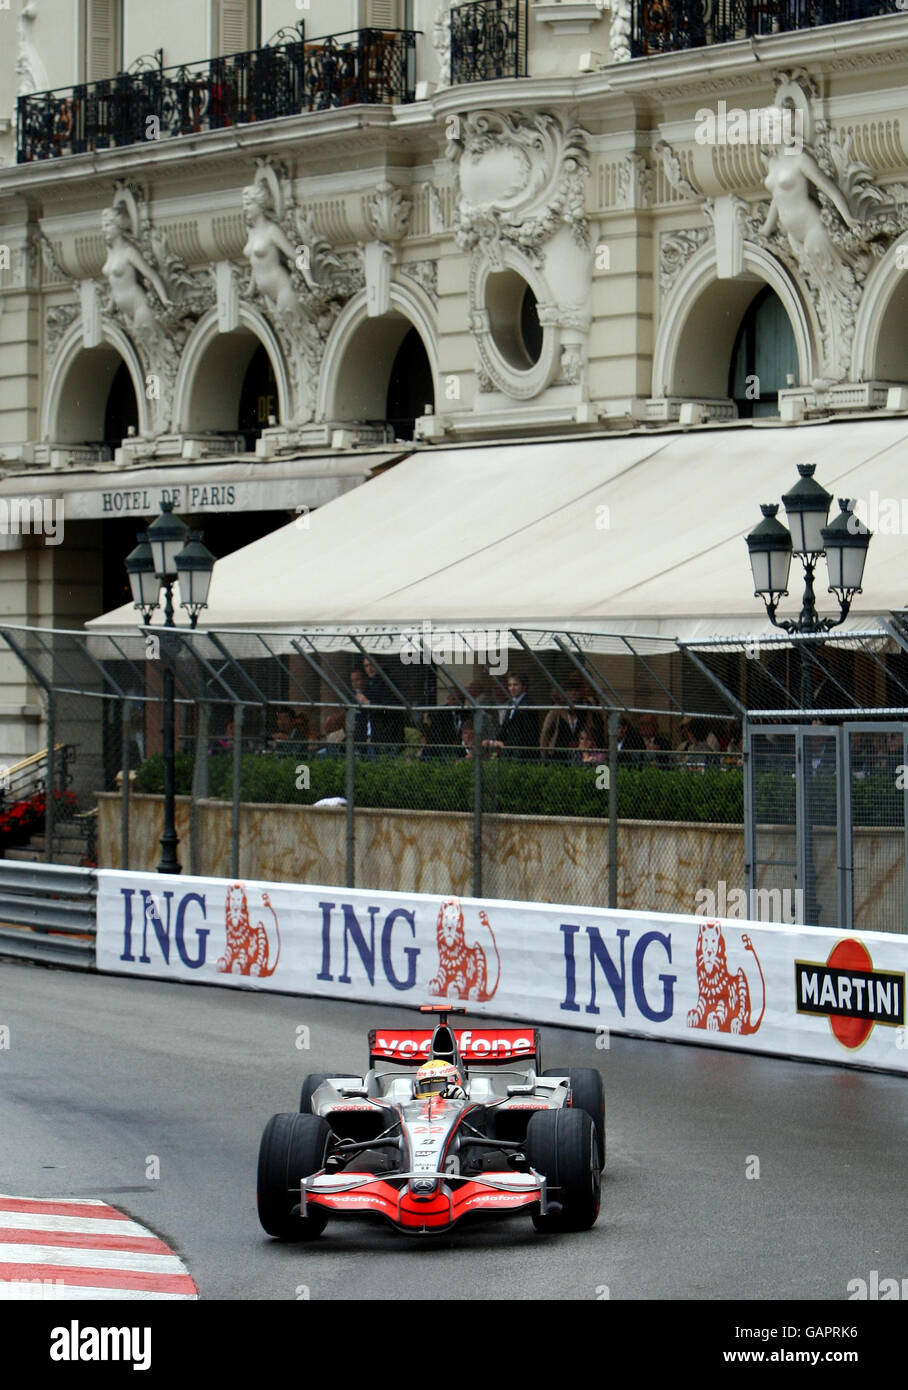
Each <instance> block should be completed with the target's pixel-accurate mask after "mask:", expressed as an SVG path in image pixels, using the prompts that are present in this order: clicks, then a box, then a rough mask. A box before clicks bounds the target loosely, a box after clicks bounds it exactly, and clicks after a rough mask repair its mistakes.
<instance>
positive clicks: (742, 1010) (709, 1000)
mask: <svg viewBox="0 0 908 1390" xmlns="http://www.w3.org/2000/svg"><path fill="white" fill-rule="evenodd" d="M741 942H742V944H743V946H744V949H745V951H750V953H751V955H752V956H753V958H754V960H755V961H756V962H757V969H758V970H759V972H760V984H761V986H762V989H763V1007H762V1008H761V1009H760V1017H759V1018H758V1019H757V1021H756V1023H753V1022H752V1021H751V1007H750V989H749V988H748V984H747V976H746V975H745V974H744V971H743V970H739V971H738V972H737V974H736V975H732V974H730V973H729V969H728V963H727V961H726V957H725V938H724V936H723V935H722V928H721V927H720V926H719V923H718V922H703V923H701V925H700V931H699V934H698V936H697V1007H696V1008H695V1009H691V1011H690V1013H689V1014H688V1015H687V1026H688V1028H707V1029H708V1030H709V1031H710V1032H711V1033H756V1031H757V1029H758V1028H759V1027H760V1024H761V1023H762V1022H763V1014H764V1013H765V1012H766V981H765V979H764V978H763V967H762V966H761V965H760V960H759V957H758V956H757V953H756V951H755V950H754V947H753V942H752V941H751V939H750V937H749V936H745V935H743V934H742V936H741Z"/></svg>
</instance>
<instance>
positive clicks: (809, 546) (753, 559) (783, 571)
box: [746, 463, 871, 922]
mask: <svg viewBox="0 0 908 1390" xmlns="http://www.w3.org/2000/svg"><path fill="white" fill-rule="evenodd" d="M815 467H816V465H815V464H812V463H802V464H799V465H798V472H799V474H800V475H801V476H800V479H799V481H798V482H797V483H795V485H794V487H793V488H792V489H791V491H790V492H787V493H785V495H784V496H783V498H782V501H783V503H784V505H785V511H786V513H787V515H788V521H789V525H790V526H791V530H790V531H788V530H786V528H785V527H784V526H783V525H782V523H781V521H778V520H777V519H776V513H777V512H778V510H779V508H778V506H776V505H767V506H763V507H761V511H762V512H763V520H762V521H761V522H760V523H759V524H758V525H757V526H755V527H754V529H753V530H752V531H751V532H750V534H749V535H748V536H747V538H746V540H747V549H748V553H749V555H750V567H751V570H752V571H753V578H754V595H755V597H756V598H762V600H763V602H764V604H765V606H766V614H767V617H768V618H769V621H770V622H771V623H772V625H773V627H778V628H781V629H782V631H783V632H797V633H803V634H805V635H806V634H810V633H824V632H829V631H830V630H831V629H832V628H834V627H839V625H840V624H841V623H843V622H844V621H845V619H846V618H847V617H848V614H849V611H850V609H851V601H852V599H853V598H854V596H855V594H859V593H860V592H861V580H862V579H863V577H864V564H865V561H866V559H867V549H868V547H869V545H870V538H871V533H870V532H869V531H868V530H867V528H866V526H864V525H863V523H862V522H861V521H860V520H859V519H858V518H857V517H856V516H855V514H854V502H853V501H851V500H849V499H840V500H839V507H840V509H841V511H840V515H839V516H837V517H836V518H835V520H834V521H833V522H831V523H830V525H828V526H827V524H826V518H827V516H828V515H829V504H830V502H831V501H832V494H831V493H829V492H827V491H826V489H825V488H823V487H821V486H820V484H819V483H818V482H816V481H815V480H814V476H813V475H814V470H815ZM792 555H796V556H797V557H798V559H799V560H800V561H801V564H802V566H803V568H804V597H803V599H802V602H801V612H800V613H799V614H798V617H797V619H793V618H785V619H780V618H778V617H777V616H776V613H777V610H778V606H779V600H780V599H782V598H784V597H785V596H786V595H787V593H788V575H789V570H790V567H791V557H792ZM824 557H825V560H826V568H827V571H828V575H829V584H828V586H827V592H828V593H830V594H835V596H836V598H837V600H838V604H839V616H838V617H837V618H821V617H820V615H819V613H818V612H817V606H816V600H815V595H814V576H815V574H816V569H817V565H818V564H819V561H820V560H821V559H822V558H824ZM799 656H800V666H801V697H800V700H801V712H802V714H803V713H805V712H806V711H807V709H808V707H809V706H810V705H811V704H812V692H811V680H810V667H809V665H808V663H807V661H806V659H805V652H804V651H803V650H802V651H801V652H800V653H799ZM804 863H805V884H804V887H805V890H806V893H805V898H806V915H807V920H808V921H810V922H815V921H816V920H817V918H818V915H819V914H818V906H817V898H816V869H815V865H814V854H813V841H812V838H811V835H810V833H808V834H807V838H806V843H805V846H804Z"/></svg>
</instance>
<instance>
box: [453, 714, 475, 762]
mask: <svg viewBox="0 0 908 1390" xmlns="http://www.w3.org/2000/svg"><path fill="white" fill-rule="evenodd" d="M457 755H458V757H460V758H472V756H473V725H472V724H470V723H469V721H467V720H464V722H463V724H461V726H460V748H459V749H458V750H457Z"/></svg>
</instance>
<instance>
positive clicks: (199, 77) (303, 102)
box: [18, 24, 416, 163]
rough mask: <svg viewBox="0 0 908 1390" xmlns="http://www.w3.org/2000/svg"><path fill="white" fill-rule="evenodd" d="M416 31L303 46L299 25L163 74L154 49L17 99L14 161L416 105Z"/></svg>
mask: <svg viewBox="0 0 908 1390" xmlns="http://www.w3.org/2000/svg"><path fill="white" fill-rule="evenodd" d="M415 53H416V34H415V32H414V31H412V30H397V29H396V30H381V29H358V30H351V31H350V32H349V33H346V34H330V35H328V36H327V37H325V38H320V39H313V40H310V41H307V40H306V39H305V37H304V34H303V27H302V24H299V25H298V26H296V27H295V28H292V29H282V30H280V31H279V32H278V33H277V34H275V35H274V37H273V39H271V40H270V42H269V43H268V44H267V45H266V46H265V47H264V48H257V49H252V50H250V51H249V52H248V53H232V54H230V55H229V56H227V57H221V58H209V59H207V60H204V61H203V62H201V63H196V64H182V65H180V66H179V67H170V68H165V67H163V66H162V64H161V61H160V59H161V54H160V52H159V53H158V54H156V55H155V57H154V58H153V59H149V58H139V59H137V60H136V62H135V63H133V64H132V66H131V68H130V69H129V71H128V72H124V73H120V74H118V75H117V76H116V77H112V78H109V79H108V80H106V81H103V82H86V83H82V84H81V85H79V86H75V87H65V88H64V87H58V88H56V89H55V90H53V91H49V92H35V93H33V94H31V95H29V96H23V97H20V98H19V106H18V160H19V163H24V162H26V161H29V160H35V159H53V158H56V157H57V156H59V155H67V154H83V153H85V152H86V151H93V150H107V149H113V148H114V147H115V146H118V145H134V144H140V143H142V144H144V143H145V142H146V141H149V140H158V139H166V138H171V137H175V136H179V135H195V134H198V133H199V132H200V131H206V130H218V129H221V128H223V127H224V126H230V125H240V124H243V123H245V122H249V121H270V120H273V119H274V118H275V117H278V116H294V115H297V114H299V112H301V111H323V110H326V109H327V108H329V107H336V106H352V105H358V104H360V103H384V104H387V103H390V102H407V101H413V99H414V91H415Z"/></svg>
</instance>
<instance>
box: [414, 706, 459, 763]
mask: <svg viewBox="0 0 908 1390" xmlns="http://www.w3.org/2000/svg"><path fill="white" fill-rule="evenodd" d="M462 723H463V710H462V708H461V706H459V705H458V703H457V694H456V692H455V691H453V690H452V691H450V692H449V694H448V698H447V701H446V703H445V705H444V706H440V707H439V708H438V709H433V710H432V711H431V713H430V714H429V717H428V720H427V722H426V741H425V744H424V746H423V750H422V756H423V757H424V758H456V757H459V756H460V730H461V725H462Z"/></svg>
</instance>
